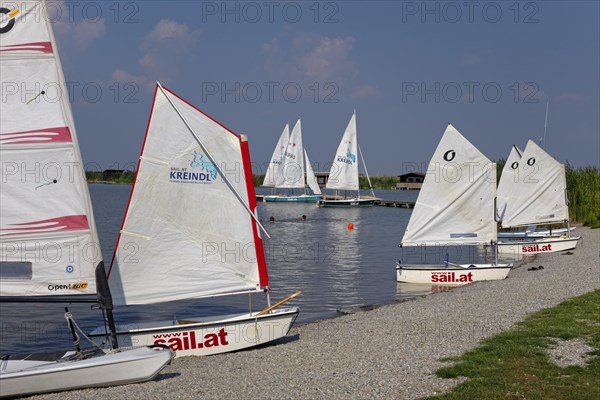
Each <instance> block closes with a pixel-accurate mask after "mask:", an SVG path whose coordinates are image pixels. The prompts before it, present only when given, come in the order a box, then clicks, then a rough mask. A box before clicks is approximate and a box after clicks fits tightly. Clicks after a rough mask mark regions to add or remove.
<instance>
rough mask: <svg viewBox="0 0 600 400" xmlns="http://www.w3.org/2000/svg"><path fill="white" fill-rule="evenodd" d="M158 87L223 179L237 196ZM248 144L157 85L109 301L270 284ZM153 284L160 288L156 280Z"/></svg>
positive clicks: (213, 292)
mask: <svg viewBox="0 0 600 400" xmlns="http://www.w3.org/2000/svg"><path fill="white" fill-rule="evenodd" d="M165 93H168V96H169V98H170V99H171V101H172V102H173V104H174V105H175V107H177V109H178V110H179V112H181V114H182V115H183V117H184V118H185V120H186V121H187V122H188V123H189V125H190V127H191V128H192V129H193V131H194V132H195V133H196V135H197V136H198V138H199V139H200V140H201V141H202V143H203V145H204V146H205V148H206V150H207V152H208V153H209V154H210V155H211V156H212V158H213V160H214V161H215V163H216V164H218V167H219V169H220V170H221V171H223V172H224V173H225V174H226V176H227V177H228V178H229V182H230V183H231V185H232V187H233V189H235V191H236V192H237V193H238V194H239V195H240V198H238V197H237V196H236V194H235V193H234V191H233V190H232V187H229V186H228V184H227V183H226V182H225V180H224V179H222V177H221V176H220V175H219V173H218V170H217V168H216V166H215V164H213V163H212V162H211V161H210V160H209V158H208V156H207V154H206V153H205V152H204V151H203V150H202V149H201V147H200V146H199V144H198V142H197V141H196V140H195V138H194V137H193V136H192V134H191V133H190V131H189V130H188V128H187V127H186V125H185V123H184V122H183V120H182V118H181V117H180V116H179V115H178V114H177V112H176V110H175V108H174V107H173V106H172V105H171V104H170V103H169V101H168V99H167V97H166V95H165ZM240 200H241V201H244V202H245V204H248V205H249V206H250V208H251V209H252V210H253V212H255V210H256V199H255V195H254V185H253V182H252V169H251V166H250V156H249V151H248V143H247V141H246V139H245V137H244V136H238V135H236V134H235V133H233V132H231V131H229V130H228V129H227V128H225V127H224V126H222V125H220V124H219V123H217V122H216V121H214V120H212V119H211V118H210V117H208V116H207V115H205V114H203V113H202V112H201V111H200V110H198V109H197V108H195V107H194V106H192V105H191V104H189V103H187V102H186V101H185V100H183V99H181V98H179V97H177V96H176V95H175V94H173V93H172V92H169V91H167V90H166V89H165V92H164V93H163V92H162V91H161V90H158V89H157V91H156V93H155V98H154V104H153V106H152V113H151V116H150V122H149V125H148V130H147V133H146V139H145V142H144V146H143V149H142V154H141V156H140V162H139V166H138V172H137V179H136V183H135V185H134V187H133V188H132V193H131V200H130V203H129V206H128V208H127V211H126V214H125V219H124V221H123V227H122V229H121V234H120V236H119V240H118V242H117V248H116V257H115V262H114V263H113V265H112V266H111V268H110V270H109V284H110V287H111V291H112V294H113V300H114V302H115V303H116V304H148V303H160V302H165V301H172V300H180V299H189V298H199V297H204V296H210V295H216V294H224V293H229V292H236V291H243V290H257V289H259V288H260V287H264V286H267V285H268V276H267V271H266V264H265V259H264V251H263V247H262V240H261V239H260V237H259V235H258V228H257V224H256V222H255V221H254V220H253V218H252V216H251V215H250V214H249V213H248V212H247V210H246V209H245V208H244V206H243V204H242V203H241V201H240ZM156 282H159V283H160V284H158V285H157V284H156Z"/></svg>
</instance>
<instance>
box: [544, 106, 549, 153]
mask: <svg viewBox="0 0 600 400" xmlns="http://www.w3.org/2000/svg"><path fill="white" fill-rule="evenodd" d="M549 104H550V100H548V101H547V102H546V118H545V119H544V150H546V129H547V128H548V105H549Z"/></svg>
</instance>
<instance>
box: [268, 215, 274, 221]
mask: <svg viewBox="0 0 600 400" xmlns="http://www.w3.org/2000/svg"><path fill="white" fill-rule="evenodd" d="M269 222H270V223H273V222H275V217H274V216H272V215H271V216H270V217H269Z"/></svg>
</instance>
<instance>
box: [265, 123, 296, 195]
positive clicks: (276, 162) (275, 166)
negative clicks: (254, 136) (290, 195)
mask: <svg viewBox="0 0 600 400" xmlns="http://www.w3.org/2000/svg"><path fill="white" fill-rule="evenodd" d="M289 140H290V125H289V124H285V127H284V128H283V132H281V136H279V140H278V141H277V145H276V146H275V150H274V151H273V155H272V156H271V161H270V162H269V167H268V168H267V173H266V174H265V179H264V180H263V184H262V185H263V186H264V187H275V184H276V183H277V176H279V174H281V173H282V172H281V167H282V165H283V156H284V153H285V149H286V147H287V144H288V142H289Z"/></svg>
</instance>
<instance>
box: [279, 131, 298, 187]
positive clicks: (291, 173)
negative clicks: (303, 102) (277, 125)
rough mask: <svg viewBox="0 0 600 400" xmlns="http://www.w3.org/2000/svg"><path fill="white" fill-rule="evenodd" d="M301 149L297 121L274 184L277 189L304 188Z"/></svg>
mask: <svg viewBox="0 0 600 400" xmlns="http://www.w3.org/2000/svg"><path fill="white" fill-rule="evenodd" d="M302 149H303V147H302V124H301V122H300V119H298V121H297V122H296V125H294V129H292V133H291V135H290V140H289V141H288V143H287V146H286V149H285V152H284V156H283V165H282V167H281V173H280V174H278V176H277V182H276V184H275V186H276V187H277V188H282V189H303V188H304V187H305V184H304V155H303V150H302Z"/></svg>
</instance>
